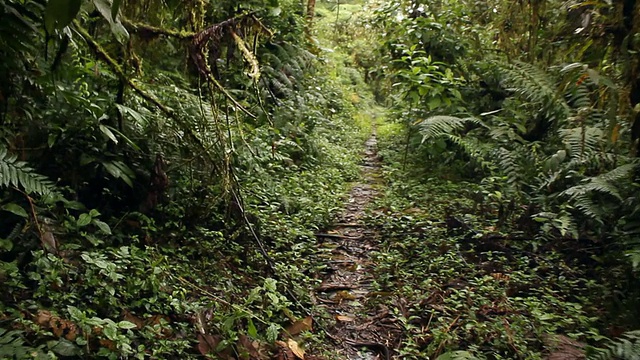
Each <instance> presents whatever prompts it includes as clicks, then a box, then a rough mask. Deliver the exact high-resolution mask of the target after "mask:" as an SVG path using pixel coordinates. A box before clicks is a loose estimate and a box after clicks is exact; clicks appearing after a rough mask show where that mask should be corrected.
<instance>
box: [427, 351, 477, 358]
mask: <svg viewBox="0 0 640 360" xmlns="http://www.w3.org/2000/svg"><path fill="white" fill-rule="evenodd" d="M475 359H477V357H475V356H473V354H471V353H470V352H468V351H450V352H447V353H444V354H442V355H440V356H438V357H437V358H436V360H475Z"/></svg>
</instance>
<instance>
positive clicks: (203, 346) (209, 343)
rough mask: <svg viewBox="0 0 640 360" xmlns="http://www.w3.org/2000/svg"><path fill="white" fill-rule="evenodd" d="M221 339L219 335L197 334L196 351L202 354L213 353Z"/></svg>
mask: <svg viewBox="0 0 640 360" xmlns="http://www.w3.org/2000/svg"><path fill="white" fill-rule="evenodd" d="M221 341H222V338H221V337H220V335H209V334H204V335H203V334H198V351H200V354H202V355H207V354H210V353H213V352H214V350H215V349H216V348H217V347H218V345H219V344H220V342H221Z"/></svg>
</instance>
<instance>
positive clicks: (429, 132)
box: [418, 115, 484, 143]
mask: <svg viewBox="0 0 640 360" xmlns="http://www.w3.org/2000/svg"><path fill="white" fill-rule="evenodd" d="M468 124H475V125H482V126H484V125H483V124H482V122H481V121H480V120H478V119H476V118H471V117H469V118H457V117H455V116H444V115H438V116H432V117H430V118H427V119H425V120H423V121H421V122H420V123H419V124H418V127H419V128H420V133H421V134H422V142H423V143H424V142H425V141H427V140H431V139H436V138H439V137H441V136H446V135H452V134H454V133H456V132H458V131H460V130H463V129H464V128H465V127H466V126H467V125H468Z"/></svg>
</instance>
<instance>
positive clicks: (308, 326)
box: [286, 316, 313, 336]
mask: <svg viewBox="0 0 640 360" xmlns="http://www.w3.org/2000/svg"><path fill="white" fill-rule="evenodd" d="M286 331H287V333H288V334H289V335H291V336H296V335H299V334H300V333H301V332H303V331H313V318H312V317H311V316H307V317H306V318H304V319H302V320H298V321H296V322H294V323H293V324H291V325H289V326H287V329H286Z"/></svg>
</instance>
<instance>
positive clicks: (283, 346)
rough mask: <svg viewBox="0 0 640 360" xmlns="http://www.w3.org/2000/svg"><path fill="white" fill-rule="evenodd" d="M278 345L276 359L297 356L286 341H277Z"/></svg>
mask: <svg viewBox="0 0 640 360" xmlns="http://www.w3.org/2000/svg"><path fill="white" fill-rule="evenodd" d="M276 345H277V346H278V352H277V353H276V355H275V357H274V358H273V359H274V360H292V359H294V358H295V355H294V354H293V352H292V351H291V349H290V348H289V345H287V343H286V342H284V341H276Z"/></svg>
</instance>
